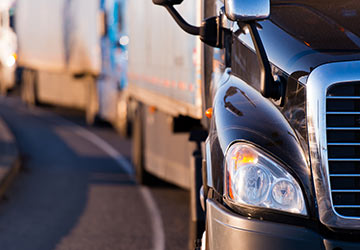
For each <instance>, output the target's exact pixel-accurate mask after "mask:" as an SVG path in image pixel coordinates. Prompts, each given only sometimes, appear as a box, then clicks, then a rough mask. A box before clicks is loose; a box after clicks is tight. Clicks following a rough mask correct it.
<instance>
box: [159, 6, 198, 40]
mask: <svg viewBox="0 0 360 250" xmlns="http://www.w3.org/2000/svg"><path fill="white" fill-rule="evenodd" d="M164 7H165V8H166V9H167V11H168V12H169V13H170V15H171V16H172V17H173V18H174V20H175V21H176V23H177V24H178V25H179V26H180V27H181V28H182V29H183V30H184V31H185V32H187V33H189V34H191V35H195V36H198V35H200V27H196V26H193V25H191V24H189V23H188V22H186V21H185V20H184V18H182V16H181V15H180V14H179V12H178V11H177V10H176V9H175V8H174V6H172V5H164Z"/></svg>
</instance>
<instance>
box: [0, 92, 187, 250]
mask: <svg viewBox="0 0 360 250" xmlns="http://www.w3.org/2000/svg"><path fill="white" fill-rule="evenodd" d="M0 115H1V116H2V117H3V118H4V120H5V121H6V122H7V124H8V125H9V127H10V129H11V130H12V131H13V133H14V135H15V137H16V139H17V142H18V146H19V150H20V152H21V154H22V155H23V159H24V164H23V170H22V172H21V173H20V174H19V176H18V177H17V179H16V181H15V182H14V183H13V184H12V186H11V187H10V189H9V191H8V192H7V194H6V199H4V200H3V201H1V202H0V249H7V250H12V249H16V250H19V249H27V250H48V249H71V250H72V249H74V250H80V249H84V250H85V249H86V250H92V249H94V250H95V249H96V250H98V249H102V250H106V249H150V250H165V249H166V250H168V249H170V250H171V249H174V250H177V249H187V244H188V242H187V239H188V216H189V211H188V203H189V194H188V192H187V191H184V190H182V189H179V188H176V187H174V186H171V185H167V184H164V183H162V184H159V185H156V186H152V187H142V186H139V185H137V184H136V183H135V181H134V178H133V175H132V173H131V171H132V167H131V165H129V159H130V155H131V152H130V149H131V142H130V141H127V140H124V139H122V138H121V137H120V136H119V135H117V134H116V133H115V132H114V131H113V130H112V128H111V127H110V126H106V125H102V126H98V127H87V126H86V125H85V124H84V123H83V118H82V117H81V116H79V114H78V113H77V112H70V111H66V110H60V109H54V108H43V107H42V108H38V107H35V108H28V107H26V106H25V105H24V104H22V103H21V102H20V100H19V99H18V98H16V97H10V98H2V99H0Z"/></svg>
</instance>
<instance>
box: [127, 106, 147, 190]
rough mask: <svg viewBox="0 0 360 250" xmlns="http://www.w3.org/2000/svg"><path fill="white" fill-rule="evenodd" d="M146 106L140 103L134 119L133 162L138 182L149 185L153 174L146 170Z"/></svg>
mask: <svg viewBox="0 0 360 250" xmlns="http://www.w3.org/2000/svg"><path fill="white" fill-rule="evenodd" d="M143 109H144V106H143V105H142V104H140V103H139V104H138V105H137V108H136V110H135V114H134V120H133V123H132V125H133V129H132V132H133V134H132V135H133V137H132V163H133V165H134V168H135V178H136V181H137V183H138V184H141V185H149V184H150V183H151V175H150V174H149V173H148V172H147V171H146V170H145V157H144V153H145V150H144V145H145V143H144V137H145V135H144V112H143Z"/></svg>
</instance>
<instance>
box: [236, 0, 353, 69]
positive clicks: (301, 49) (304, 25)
mask: <svg viewBox="0 0 360 250" xmlns="http://www.w3.org/2000/svg"><path fill="white" fill-rule="evenodd" d="M259 24H260V26H261V27H262V28H261V29H260V30H259V33H260V36H261V38H262V40H263V43H264V46H265V49H266V51H267V53H268V57H269V59H270V61H271V62H272V63H273V64H274V65H276V66H278V67H279V68H281V69H282V70H284V71H285V72H286V73H287V74H289V75H292V74H293V73H294V72H299V71H302V72H308V73H310V72H311V70H312V69H313V68H315V67H317V66H319V65H321V64H325V63H329V62H336V61H349V60H360V2H359V1H358V0H341V1H339V0H318V1H313V0H304V1H281V0H273V1H271V15H270V19H269V20H265V21H261V22H259ZM239 38H240V39H241V40H243V41H244V43H245V44H246V45H248V46H249V47H253V45H252V42H251V39H250V36H249V35H248V34H247V35H244V34H240V35H239Z"/></svg>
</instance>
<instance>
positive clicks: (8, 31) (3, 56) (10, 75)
mask: <svg viewBox="0 0 360 250" xmlns="http://www.w3.org/2000/svg"><path fill="white" fill-rule="evenodd" d="M14 5H15V1H14V0H3V1H1V3H0V93H1V94H6V93H7V91H8V90H9V89H11V88H13V87H14V86H15V82H16V77H15V74H16V73H15V72H16V60H17V37H16V34H15V31H14V7H15V6H14Z"/></svg>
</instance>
